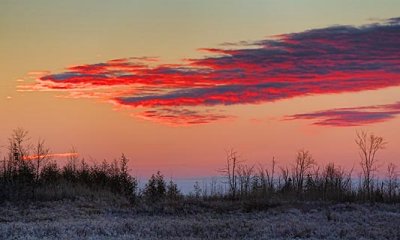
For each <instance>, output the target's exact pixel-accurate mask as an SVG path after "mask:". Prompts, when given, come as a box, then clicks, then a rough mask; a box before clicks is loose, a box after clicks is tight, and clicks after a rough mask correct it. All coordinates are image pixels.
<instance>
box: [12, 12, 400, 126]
mask: <svg viewBox="0 0 400 240" xmlns="http://www.w3.org/2000/svg"><path fill="white" fill-rule="evenodd" d="M399 42H400V22H399V21H398V20H397V19H390V20H388V22H387V23H385V24H373V25H367V26H361V27H352V26H336V27H328V28H322V29H314V30H309V31H305V32H299V33H292V34H284V35H279V36H275V38H273V39H268V40H261V41H257V42H253V44H252V46H251V47H250V45H251V44H250V43H248V42H245V43H242V44H238V45H234V46H235V49H218V48H213V49H207V48H205V49H202V50H205V51H207V52H209V53H210V54H212V56H209V57H204V58H200V59H190V60H188V61H186V63H185V64H180V65H177V64H159V65H157V64H154V63H155V62H154V61H156V59H152V58H129V59H115V60H110V61H107V62H103V63H98V64H88V65H77V66H71V67H68V68H67V69H66V71H65V72H63V73H55V74H47V75H45V76H42V77H40V78H39V79H38V80H37V82H36V83H35V84H33V85H26V84H23V85H20V86H19V91H61V92H69V93H70V95H69V96H71V97H96V98H103V99H104V100H106V101H112V102H114V103H117V104H119V105H121V106H129V107H146V108H148V111H145V112H144V113H143V114H142V115H141V116H142V117H143V116H148V115H152V111H156V112H157V114H158V115H157V114H156V115H157V116H158V118H159V119H166V118H165V117H163V116H164V115H163V113H160V112H158V111H159V110H155V109H160V108H162V107H167V108H168V109H177V111H179V109H181V108H182V107H187V106H190V107H192V108H193V107H202V106H215V105H229V104H245V103H252V104H256V103H262V102H271V101H277V100H281V99H288V98H293V97H299V96H306V95H314V94H330V93H343V92H356V91H364V90H375V89H380V88H385V87H389V86H400V44H399ZM225 46H233V44H225ZM149 62H152V63H153V64H152V65H151V64H149ZM193 117H199V118H201V117H200V116H196V114H195V113H193ZM171 118H172V117H171ZM199 122H200V120H199Z"/></svg>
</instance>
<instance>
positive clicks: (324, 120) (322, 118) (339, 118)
mask: <svg viewBox="0 0 400 240" xmlns="http://www.w3.org/2000/svg"><path fill="white" fill-rule="evenodd" d="M397 115H400V102H397V103H394V104H386V105H375V106H365V107H354V108H337V109H331V110H324V111H318V112H313V113H304V114H295V115H291V116H287V117H286V120H299V119H308V120H314V122H313V124H314V125H323V126H335V127H351V126H362V125H367V124H372V123H379V122H384V121H387V120H390V119H393V118H395V117H396V116H397Z"/></svg>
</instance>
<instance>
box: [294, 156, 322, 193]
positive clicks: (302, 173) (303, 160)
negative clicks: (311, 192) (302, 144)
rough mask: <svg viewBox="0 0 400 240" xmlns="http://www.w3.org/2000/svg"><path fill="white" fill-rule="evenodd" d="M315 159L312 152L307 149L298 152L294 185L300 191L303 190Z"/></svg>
mask: <svg viewBox="0 0 400 240" xmlns="http://www.w3.org/2000/svg"><path fill="white" fill-rule="evenodd" d="M315 164H316V163H315V161H314V159H313V158H312V156H311V153H310V152H309V151H307V150H300V151H298V152H297V157H296V161H295V163H294V166H293V169H292V176H293V185H294V186H295V188H296V190H297V191H298V192H302V191H303V186H304V179H305V177H306V176H307V174H310V170H311V169H312V167H313V166H314V165H315Z"/></svg>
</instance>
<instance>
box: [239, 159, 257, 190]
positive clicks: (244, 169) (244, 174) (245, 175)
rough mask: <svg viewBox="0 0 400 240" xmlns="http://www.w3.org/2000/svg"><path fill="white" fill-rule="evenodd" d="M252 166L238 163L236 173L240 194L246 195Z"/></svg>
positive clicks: (251, 177) (252, 169)
mask: <svg viewBox="0 0 400 240" xmlns="http://www.w3.org/2000/svg"><path fill="white" fill-rule="evenodd" d="M253 173H254V166H248V165H246V164H240V165H239V166H238V170H237V175H238V180H239V186H240V194H241V195H242V196H247V195H248V193H249V192H250V186H251V180H252V179H253Z"/></svg>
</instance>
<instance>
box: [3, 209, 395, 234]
mask: <svg viewBox="0 0 400 240" xmlns="http://www.w3.org/2000/svg"><path fill="white" fill-rule="evenodd" d="M399 226H400V206H399V205H385V204H377V205H371V204H334V205H327V203H287V204H282V205H277V206H274V207H271V208H270V209H267V210H264V211H250V212H247V211H243V210H232V211H222V212H221V211H220V212H218V211H214V210H208V209H205V208H204V209H201V208H200V209H197V210H196V211H194V212H192V213H183V212H181V213H172V212H169V213H168V211H163V213H157V212H153V213H150V212H148V211H138V209H137V208H132V207H129V205H124V204H121V203H118V204H106V203H102V202H90V203H89V202H83V201H73V202H71V201H60V202H42V203H30V204H27V205H18V206H17V205H13V204H3V205H2V206H1V207H0V238H1V239H400V227H399Z"/></svg>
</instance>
